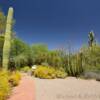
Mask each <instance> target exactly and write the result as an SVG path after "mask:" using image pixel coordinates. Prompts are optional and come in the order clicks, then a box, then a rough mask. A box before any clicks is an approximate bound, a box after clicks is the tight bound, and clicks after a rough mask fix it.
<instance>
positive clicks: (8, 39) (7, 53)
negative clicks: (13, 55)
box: [2, 7, 13, 69]
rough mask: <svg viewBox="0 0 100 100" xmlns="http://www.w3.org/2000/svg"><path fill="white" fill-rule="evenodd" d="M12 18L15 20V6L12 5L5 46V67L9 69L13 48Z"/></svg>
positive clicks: (3, 63)
mask: <svg viewBox="0 0 100 100" xmlns="http://www.w3.org/2000/svg"><path fill="white" fill-rule="evenodd" d="M12 20H13V8H12V7H10V8H9V11H8V16H7V23H6V30H5V41H4V47H3V62H2V65H3V68H4V69H8V65H9V57H10V48H11V33H12Z"/></svg>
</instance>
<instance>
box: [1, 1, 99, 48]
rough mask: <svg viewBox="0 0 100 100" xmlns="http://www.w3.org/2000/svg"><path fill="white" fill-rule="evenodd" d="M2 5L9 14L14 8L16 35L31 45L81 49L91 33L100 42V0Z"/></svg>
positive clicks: (20, 2)
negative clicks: (67, 46)
mask: <svg viewBox="0 0 100 100" xmlns="http://www.w3.org/2000/svg"><path fill="white" fill-rule="evenodd" d="M0 6H1V7H2V9H3V11H4V12H5V14H7V10H8V8H9V6H12V7H13V8H14V18H15V19H16V24H15V31H16V34H17V36H18V37H20V38H21V39H23V40H24V41H26V42H27V43H29V44H32V43H45V44H47V45H48V46H49V48H50V49H54V48H59V47H62V46H66V45H68V44H69V43H70V44H71V46H73V48H75V49H77V48H79V47H81V46H82V44H87V41H88V37H87V36H88V32H89V31H91V30H93V31H94V32H95V35H96V39H97V40H98V41H100V0H0Z"/></svg>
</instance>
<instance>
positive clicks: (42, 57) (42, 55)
mask: <svg viewBox="0 0 100 100" xmlns="http://www.w3.org/2000/svg"><path fill="white" fill-rule="evenodd" d="M31 49H32V55H33V62H34V64H38V65H40V64H41V63H43V62H46V60H47V54H48V47H47V46H46V45H45V44H35V45H32V47H31Z"/></svg>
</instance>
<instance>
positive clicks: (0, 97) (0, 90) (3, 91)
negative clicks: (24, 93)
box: [0, 71, 11, 100]
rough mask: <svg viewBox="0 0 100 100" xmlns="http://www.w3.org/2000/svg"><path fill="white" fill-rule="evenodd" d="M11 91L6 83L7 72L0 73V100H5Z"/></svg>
mask: <svg viewBox="0 0 100 100" xmlns="http://www.w3.org/2000/svg"><path fill="white" fill-rule="evenodd" d="M10 90H11V87H10V84H9V82H8V72H6V71H2V72H1V71H0V100H5V99H6V97H7V96H8V95H9V93H10Z"/></svg>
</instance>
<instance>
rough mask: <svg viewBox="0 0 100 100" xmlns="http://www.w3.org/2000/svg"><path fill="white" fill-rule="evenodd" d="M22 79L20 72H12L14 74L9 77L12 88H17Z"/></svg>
mask: <svg viewBox="0 0 100 100" xmlns="http://www.w3.org/2000/svg"><path fill="white" fill-rule="evenodd" d="M20 79H21V75H20V73H19V72H18V71H16V72H12V74H11V75H10V77H9V82H10V84H11V86H17V85H18V84H19V81H20Z"/></svg>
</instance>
